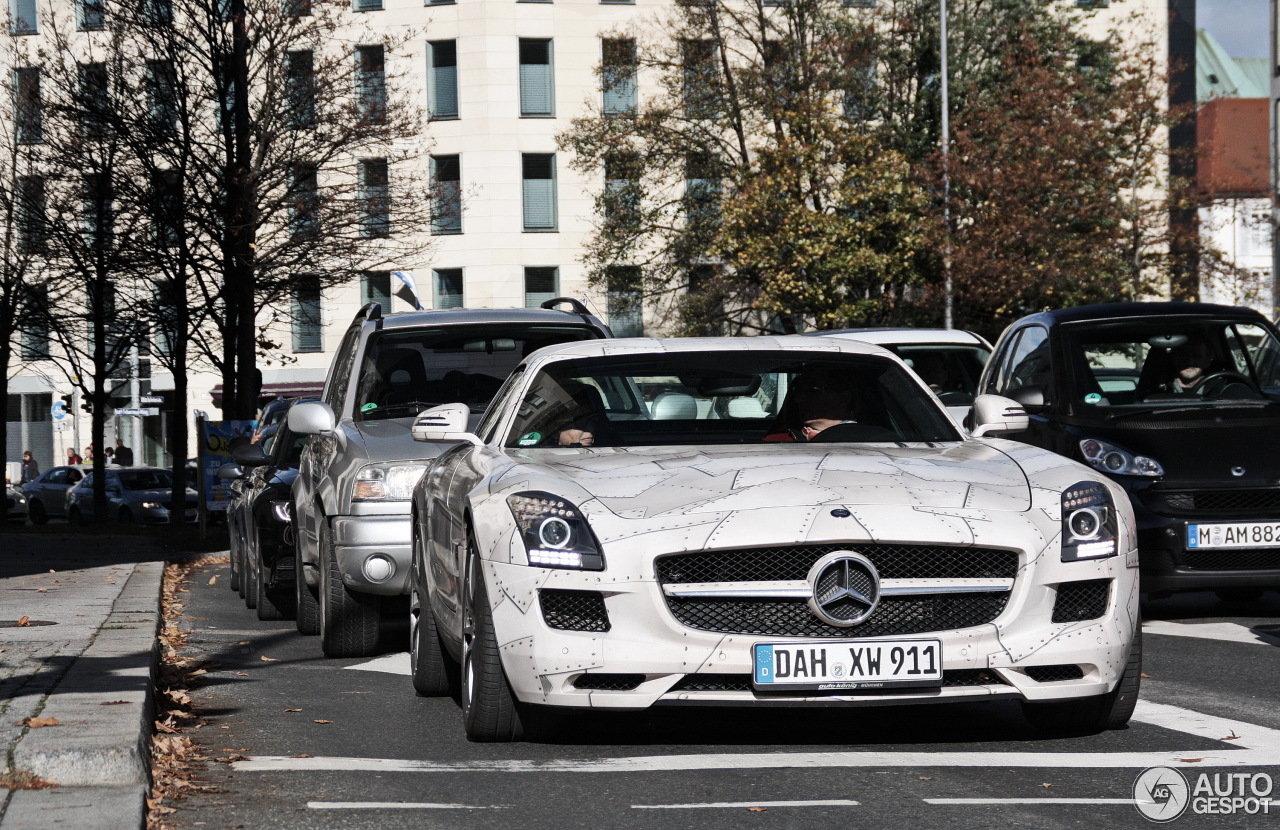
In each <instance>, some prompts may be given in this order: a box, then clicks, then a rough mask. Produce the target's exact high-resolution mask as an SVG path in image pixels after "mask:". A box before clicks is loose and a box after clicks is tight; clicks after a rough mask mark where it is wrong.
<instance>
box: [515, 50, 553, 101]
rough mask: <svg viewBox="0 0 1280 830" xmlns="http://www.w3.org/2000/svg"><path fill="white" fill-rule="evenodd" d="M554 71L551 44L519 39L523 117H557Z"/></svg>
mask: <svg viewBox="0 0 1280 830" xmlns="http://www.w3.org/2000/svg"><path fill="white" fill-rule="evenodd" d="M555 106H556V102H555V67H554V66H553V65H552V60H551V41H549V40H529V39H526V38H521V39H520V116H521V117H522V118H547V117H550V116H553V115H555Z"/></svg>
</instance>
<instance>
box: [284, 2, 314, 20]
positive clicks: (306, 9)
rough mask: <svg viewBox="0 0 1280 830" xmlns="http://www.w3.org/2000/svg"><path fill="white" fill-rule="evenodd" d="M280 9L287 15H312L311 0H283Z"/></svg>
mask: <svg viewBox="0 0 1280 830" xmlns="http://www.w3.org/2000/svg"><path fill="white" fill-rule="evenodd" d="M280 10H281V11H282V12H284V14H285V16H286V17H310V16H311V0H282V2H281V5H280Z"/></svg>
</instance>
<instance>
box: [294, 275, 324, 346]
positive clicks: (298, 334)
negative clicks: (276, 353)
mask: <svg viewBox="0 0 1280 830" xmlns="http://www.w3.org/2000/svg"><path fill="white" fill-rule="evenodd" d="M291 310H292V320H293V350H294V351H295V352H322V351H324V332H323V330H322V328H321V323H322V322H323V321H322V320H321V319H320V278H319V277H300V278H299V279H298V283H297V285H295V286H294V289H293V303H292V309H291Z"/></svg>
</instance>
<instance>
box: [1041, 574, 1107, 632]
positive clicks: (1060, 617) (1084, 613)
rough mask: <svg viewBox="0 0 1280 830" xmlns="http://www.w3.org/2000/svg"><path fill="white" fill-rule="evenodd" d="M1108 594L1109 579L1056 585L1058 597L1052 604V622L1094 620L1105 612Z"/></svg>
mask: <svg viewBox="0 0 1280 830" xmlns="http://www.w3.org/2000/svg"><path fill="white" fill-rule="evenodd" d="M1110 595H1111V580H1109V579H1090V580H1086V581H1084V582H1064V583H1062V584H1061V585H1059V586H1058V599H1057V602H1055V603H1054V604H1053V622H1056V623H1063V622H1079V621H1081V620H1096V619H1097V618H1098V617H1101V616H1102V615H1103V614H1105V613H1106V612H1107V600H1108V599H1109V598H1110Z"/></svg>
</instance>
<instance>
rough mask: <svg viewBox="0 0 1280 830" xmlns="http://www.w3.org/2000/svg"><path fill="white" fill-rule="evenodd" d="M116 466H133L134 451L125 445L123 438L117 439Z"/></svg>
mask: <svg viewBox="0 0 1280 830" xmlns="http://www.w3.org/2000/svg"><path fill="white" fill-rule="evenodd" d="M116 464H118V465H120V466H121V467H132V466H133V450H131V449H129V448H128V447H126V446H125V445H124V439H123V438H117V439H116Z"/></svg>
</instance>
